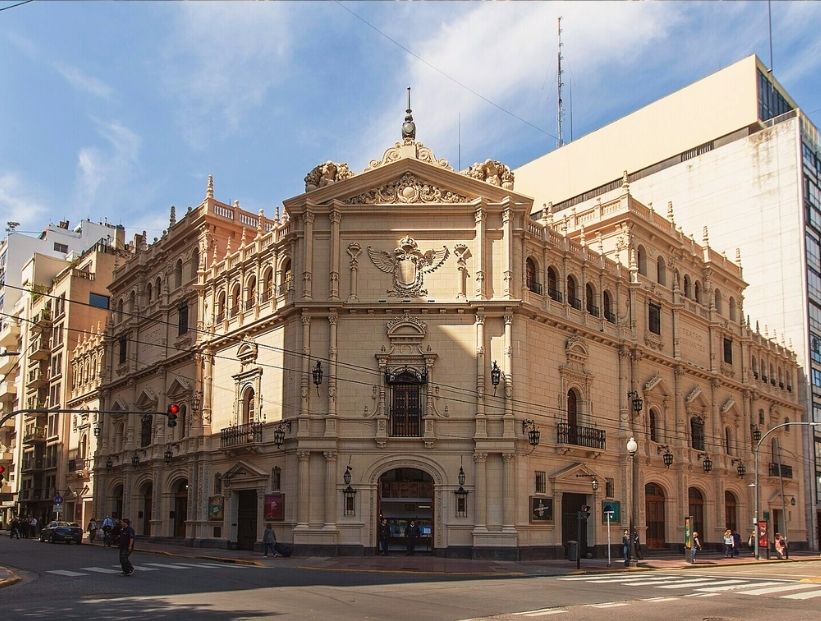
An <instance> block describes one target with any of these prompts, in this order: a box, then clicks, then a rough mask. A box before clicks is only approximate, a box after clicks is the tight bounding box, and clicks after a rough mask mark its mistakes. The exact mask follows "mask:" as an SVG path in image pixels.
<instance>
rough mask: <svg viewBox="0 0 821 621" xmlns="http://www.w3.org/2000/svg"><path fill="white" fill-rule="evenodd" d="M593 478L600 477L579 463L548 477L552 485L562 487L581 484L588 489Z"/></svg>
mask: <svg viewBox="0 0 821 621" xmlns="http://www.w3.org/2000/svg"><path fill="white" fill-rule="evenodd" d="M594 478H596V479H599V478H601V477H599V476H598V475H597V474H596V472H595V471H594V470H592V469H591V468H590V467H589V466H588V465H587V464H583V463H581V462H577V463H575V464H572V465H570V466H566V467H565V468H562V469H561V470H557V471H556V472H554V473H553V474H551V475H550V480H551V481H553V482H554V483H562V484H563V485H567V484H571V483H572V484H573V485H576V484H582V485H585V486H586V487H588V488H589V487H590V482H591V481H592V480H593V479H594Z"/></svg>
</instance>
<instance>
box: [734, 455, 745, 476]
mask: <svg viewBox="0 0 821 621" xmlns="http://www.w3.org/2000/svg"><path fill="white" fill-rule="evenodd" d="M731 463H733V464H737V465H736V467H735V470H736V472H738V478H739V479H743V478H744V475H745V474H747V466H745V465H744V462H743V461H741V460H740V459H733V460H732V462H731Z"/></svg>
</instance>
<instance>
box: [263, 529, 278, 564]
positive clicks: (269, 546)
mask: <svg viewBox="0 0 821 621" xmlns="http://www.w3.org/2000/svg"><path fill="white" fill-rule="evenodd" d="M276 545H277V536H276V535H275V534H274V529H273V528H272V527H271V525H270V524H266V526H265V532H264V533H262V547H263V548H264V552H265V556H268V551H269V550H270V551H271V556H273V557H274V558H276V557H277V556H279V554H278V553H277V551H276Z"/></svg>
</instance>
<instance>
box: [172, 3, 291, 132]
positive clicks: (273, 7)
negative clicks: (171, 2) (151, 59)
mask: <svg viewBox="0 0 821 621" xmlns="http://www.w3.org/2000/svg"><path fill="white" fill-rule="evenodd" d="M288 17H289V6H288V4H287V3H218V2H193V3H187V2H186V3H180V4H179V5H177V19H176V24H175V27H174V28H173V29H172V30H171V37H172V38H171V40H170V41H169V42H168V43H167V48H166V50H165V59H164V67H163V71H164V79H163V82H164V85H165V88H166V90H167V91H168V92H169V93H171V94H172V97H173V98H174V99H176V100H177V101H178V105H179V121H180V123H181V125H182V128H183V132H184V135H185V137H186V139H187V140H188V141H189V142H190V143H191V144H193V145H196V146H204V144H205V142H206V138H207V136H208V134H210V133H214V134H216V135H220V136H222V135H226V134H228V135H230V134H232V133H234V132H235V131H236V130H237V129H238V128H239V127H240V126H241V124H242V121H243V119H244V117H245V115H246V114H247V113H248V112H249V111H250V110H252V109H254V108H256V107H257V106H259V105H260V104H261V103H262V102H263V100H264V99H265V96H266V94H267V93H268V91H269V90H270V89H271V88H272V87H273V86H274V85H275V84H277V83H278V82H279V81H280V80H281V79H282V77H283V74H284V73H285V72H286V71H287V60H288V53H289V49H290V41H291V27H290V25H289V19H288Z"/></svg>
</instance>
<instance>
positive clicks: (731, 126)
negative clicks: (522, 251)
mask: <svg viewBox="0 0 821 621" xmlns="http://www.w3.org/2000/svg"><path fill="white" fill-rule="evenodd" d="M515 172H516V183H517V188H519V189H520V190H521V191H522V192H524V193H525V194H529V195H531V196H534V197H535V205H536V206H537V207H538V208H541V206H542V205H543V204H550V206H551V211H552V212H553V213H554V217H555V218H556V219H558V220H562V219H564V218H566V217H567V218H569V219H571V220H572V219H573V213H574V210H575V211H576V212H581V211H585V212H586V211H588V210H589V209H590V208H594V207H596V206H597V205H598V204H599V203H608V202H610V201H612V200H615V199H616V197H618V196H619V194H620V192H621V186H622V184H623V177H624V175H625V173H626V174H627V179H628V181H629V183H630V190H631V193H632V194H633V195H634V196H635V197H637V198H638V199H639V200H641V201H642V202H643V203H645V204H647V205H649V206H653V207H654V209H655V210H656V211H657V212H658V213H660V214H665V215H666V214H667V213H668V211H670V210H672V211H674V212H675V216H674V219H675V223H676V226H678V227H681V229H682V230H683V231H684V233H685V234H694V235H695V236H696V239H700V234H699V231H701V230H702V227H704V226H708V227H709V238H710V242H711V244H712V245H713V247H715V248H718V249H721V250H726V251H727V252H728V253H730V254H731V255H732V252H733V249H735V248H739V249H740V252H741V256H742V257H743V260H744V279H745V280H746V281H747V282H748V283H750V286H749V287H748V288H747V289H746V290H745V292H744V308H745V313H747V314H749V315H750V316H751V318H752V319H753V320H754V323H753V326H756V325H757V326H758V327H759V331H760V333H761V334H763V335H764V336H765V337H768V338H771V339H773V340H776V341H778V342H780V343H782V344H785V345H787V346H788V347H789V348H790V349H793V350H794V351H795V353H796V357H797V361H798V363H799V365H800V366H801V367H802V372H801V375H800V381H798V383H797V385H794V387H793V388H794V390H797V391H798V394H799V396H800V400H801V403H802V405H803V406H804V408H805V411H806V412H807V414H806V415H805V417H804V418H803V419H802V420H803V421H804V422H816V423H819V424H821V263H820V262H819V257H821V140H819V134H818V130H817V128H816V127H815V125H814V124H813V122H812V120H811V119H810V118H809V116H808V115H807V114H806V113H805V112H804V111H803V110H802V109H801V108H800V107H799V105H798V103H797V102H796V101H795V100H794V99H793V98H792V97H791V96H790V94H789V93H788V92H787V91H786V89H784V87H783V86H782V85H781V84H780V83H779V82H778V80H777V79H776V77H775V76H774V75H773V73H772V72H771V71H769V70H768V69H767V67H766V66H764V64H763V63H762V62H761V61H760V60H759V59H758V58H757V57H756V56H748V57H746V58H744V59H741V60H739V61H738V62H735V63H733V64H731V65H729V66H728V67H725V68H723V69H721V70H720V71H717V72H715V73H713V74H711V75H709V76H706V77H705V78H703V79H701V80H699V81H697V82H695V83H693V84H690V85H688V86H686V87H684V88H682V89H681V90H679V91H676V92H674V93H671V94H670V95H668V96H666V97H663V98H661V99H659V100H657V101H654V102H652V103H650V104H648V105H647V106H645V107H643V108H641V109H639V110H636V111H635V112H633V113H631V114H629V115H627V116H625V117H623V118H620V119H618V120H616V121H613V122H612V123H610V124H608V125H606V126H604V127H602V128H600V129H598V130H596V131H593V132H591V133H590V134H588V135H586V136H583V137H582V138H579V139H578V140H576V141H574V142H572V143H570V144H567V145H565V146H563V147H562V148H560V149H556V150H555V151H553V152H551V153H548V154H546V155H544V156H542V157H540V158H538V159H536V160H534V161H532V162H529V163H527V164H525V165H523V166H521V167H520V168H518V169H517V170H516V171H515ZM766 375H767V377H768V378H769V379H768V380H767V382H768V384H766V383H765V380H764V376H765V374H763V373H760V374H759V375H758V377H753V378H752V382H751V384H750V389H753V390H764V391H768V390H772V389H773V383H774V382H778V381H779V380H778V379H777V378H775V377H773V376H772V374H766ZM814 429H815V431H814V432H813V430H812V428H808V427H801V428H799V427H794V428H793V429H792V430H791V431H790V433H791V434H801V435H803V436H804V439H805V443H804V448H803V450H802V451H801V452H799V453H797V454H796V455H789V454H787V453H784V455H783V458H784V459H788V460H797V459H807V460H808V462H809V463H810V464H812V465H811V466H810V467H809V468H808V469H807V472H806V476H805V477H804V478H803V479H802V480H801V483H802V484H803V485H805V489H806V495H807V498H808V499H809V502H808V503H807V505H806V506H805V507H804V510H805V511H806V512H807V515H806V520H807V522H808V524H809V525H810V531H809V537H810V539H809V541H810V544H811V546H812V547H814V548H816V549H817V546H818V542H819V541H821V426H818V427H815V428H814ZM774 433H775V434H776V436H778V437H780V438H782V440H783V439H784V438H785V437H786V435H785V434H786V433H787V432H786V430H783V431H777V432H774ZM765 442H766V443H765V444H763V445H762V463H764V461H765V460H764V459H763V454H764V453H766V454H767V458H768V459H769V460H770V461H773V462H774V461H776V459H775V458H776V457H777V454H776V455H774V454H773V453H772V446H770V444H769V438H768V440H766V441H765ZM813 461H814V464H813ZM813 466H814V467H813ZM813 523H814V524H815V528H813V527H812V524H813Z"/></svg>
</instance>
